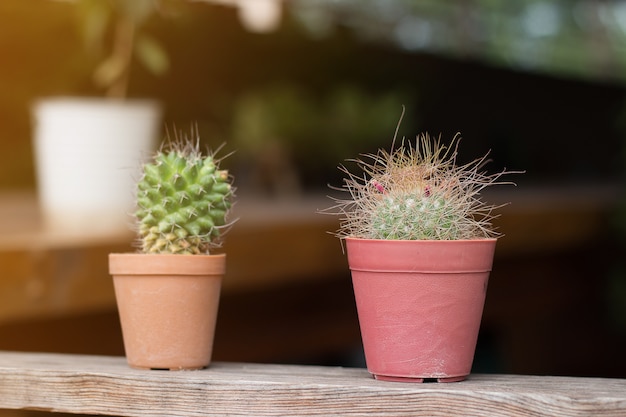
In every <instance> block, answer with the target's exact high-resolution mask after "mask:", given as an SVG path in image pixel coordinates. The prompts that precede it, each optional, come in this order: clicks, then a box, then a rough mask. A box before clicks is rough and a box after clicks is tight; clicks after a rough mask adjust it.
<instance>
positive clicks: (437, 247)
mask: <svg viewBox="0 0 626 417" xmlns="http://www.w3.org/2000/svg"><path fill="white" fill-rule="evenodd" d="M346 244H347V251H348V263H349V265H350V269H351V271H352V281H353V285H354V293H355V298H356V304H357V310H358V316H359V324H360V327H361V337H362V339H363V347H364V350H365V359H366V363H367V368H368V370H369V372H370V373H371V374H373V375H374V377H375V378H376V379H382V380H388V381H413V382H423V381H424V380H425V379H427V380H436V381H439V382H454V381H461V380H464V379H465V378H467V376H468V375H469V373H470V370H471V367H472V362H473V359H474V352H475V349H476V341H477V338H478V330H479V328H480V321H481V317H482V312H483V306H484V302H485V294H486V291H487V282H488V279H489V273H490V271H491V266H492V263H493V256H494V252H495V246H496V239H479V240H458V241H400V240H397V241H393V240H368V239H355V238H347V239H346Z"/></svg>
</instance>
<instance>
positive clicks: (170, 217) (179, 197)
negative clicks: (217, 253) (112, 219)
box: [135, 141, 234, 254]
mask: <svg viewBox="0 0 626 417" xmlns="http://www.w3.org/2000/svg"><path fill="white" fill-rule="evenodd" d="M219 162H220V160H218V159H215V156H214V154H213V153H209V154H208V155H203V154H202V153H201V152H200V149H199V143H198V141H196V143H195V144H194V143H191V142H189V141H176V142H170V143H169V145H168V146H167V147H166V148H164V149H162V150H160V151H159V152H157V154H156V155H155V156H154V158H153V161H152V162H151V163H147V164H145V165H144V167H143V176H142V177H141V179H140V181H139V182H138V184H137V207H138V208H137V210H136V212H135V217H136V219H137V223H138V234H139V239H140V245H141V250H142V251H143V252H144V253H173V254H208V253H210V250H211V249H213V248H215V247H218V246H220V244H221V238H222V236H223V234H224V232H225V230H226V229H227V228H228V226H229V225H228V224H227V215H228V212H229V210H230V208H231V205H232V203H231V199H232V197H233V196H234V189H233V187H232V185H231V178H230V176H229V174H228V171H226V170H220V169H219Z"/></svg>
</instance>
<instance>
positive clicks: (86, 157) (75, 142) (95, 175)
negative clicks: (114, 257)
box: [33, 98, 161, 235]
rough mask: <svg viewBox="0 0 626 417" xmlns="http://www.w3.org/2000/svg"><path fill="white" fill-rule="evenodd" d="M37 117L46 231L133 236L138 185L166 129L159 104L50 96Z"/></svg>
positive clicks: (36, 111)
mask: <svg viewBox="0 0 626 417" xmlns="http://www.w3.org/2000/svg"><path fill="white" fill-rule="evenodd" d="M33 117H34V153H35V162H36V170H37V188H38V198H39V204H40V209H41V214H42V218H43V221H44V225H45V227H46V228H47V229H48V230H51V231H54V232H59V233H67V234H76V233H82V234H90V235H93V234H111V233H118V232H121V231H128V226H129V224H130V222H131V220H132V218H131V217H130V214H131V213H132V211H133V209H134V204H135V203H134V186H135V181H136V180H137V177H138V175H139V172H140V171H139V169H140V167H141V164H142V163H143V162H144V161H145V160H146V159H147V158H149V157H150V156H151V154H152V152H153V151H154V149H155V147H156V142H157V137H158V135H159V132H160V128H161V126H160V124H161V108H160V106H159V105H158V103H157V102H154V101H149V100H125V101H115V100H104V99H80V98H54V99H45V100H41V101H39V102H37V103H36V104H35V106H34V108H33Z"/></svg>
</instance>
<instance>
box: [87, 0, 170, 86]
mask: <svg viewBox="0 0 626 417" xmlns="http://www.w3.org/2000/svg"><path fill="white" fill-rule="evenodd" d="M76 5H77V7H76V12H77V22H78V26H79V31H80V33H81V35H82V38H83V40H84V46H85V48H86V49H87V50H88V51H89V52H91V53H95V54H97V55H98V56H101V55H103V56H104V59H102V61H100V63H99V64H98V65H97V67H96V69H95V71H94V73H93V80H94V82H95V84H96V85H97V86H98V87H100V88H104V89H105V90H106V96H108V97H116V98H124V97H126V95H127V93H128V84H129V78H130V68H131V63H132V61H133V59H137V61H138V62H139V63H141V64H142V65H143V66H144V67H145V68H146V69H147V70H148V71H149V72H150V73H152V74H155V75H162V74H164V73H165V72H166V71H167V70H168V69H169V66H170V62H169V58H168V54H167V52H166V51H165V49H164V48H163V46H162V45H161V44H160V43H159V42H158V40H157V39H156V38H154V37H152V36H150V35H149V34H148V33H146V31H145V28H146V24H147V22H148V21H149V19H150V18H151V17H152V16H153V15H155V14H156V13H160V14H162V13H163V11H164V10H166V9H167V7H166V5H165V4H164V0H76ZM107 47H108V48H107ZM106 49H108V52H105V50H106Z"/></svg>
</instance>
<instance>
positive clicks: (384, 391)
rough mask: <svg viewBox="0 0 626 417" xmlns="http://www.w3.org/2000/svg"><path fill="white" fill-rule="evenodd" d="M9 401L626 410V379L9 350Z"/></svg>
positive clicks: (63, 408) (119, 407)
mask: <svg viewBox="0 0 626 417" xmlns="http://www.w3.org/2000/svg"><path fill="white" fill-rule="evenodd" d="M0 408H5V409H35V410H41V411H52V412H62V413H74V414H103V415H121V416H138V417H139V416H148V415H149V416H232V415H237V416H295V415H297V416H320V415H324V416H330V415H336V416H339V415H341V416H367V417H374V416H385V417H390V416H407V415H410V416H447V417H453V416H481V417H490V416H494V417H495V416H497V417H502V416H530V415H532V416H551V417H559V416H585V417H587V416H624V415H626V380H623V379H602V378H573V377H549V376H543V377H542V376H522V375H471V376H470V378H469V379H468V380H466V381H463V382H458V383H450V384H438V383H426V384H413V383H393V382H382V381H376V380H374V379H373V378H372V377H371V376H370V375H369V374H368V372H367V371H366V370H365V369H360V368H338V367H319V366H298V365H264V364H246V363H214V364H212V365H211V366H210V367H209V368H208V369H205V370H201V371H141V370H134V369H131V368H129V367H128V366H127V364H126V361H125V359H124V358H122V357H109V356H87V355H61V354H46V353H14V352H1V353H0Z"/></svg>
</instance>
